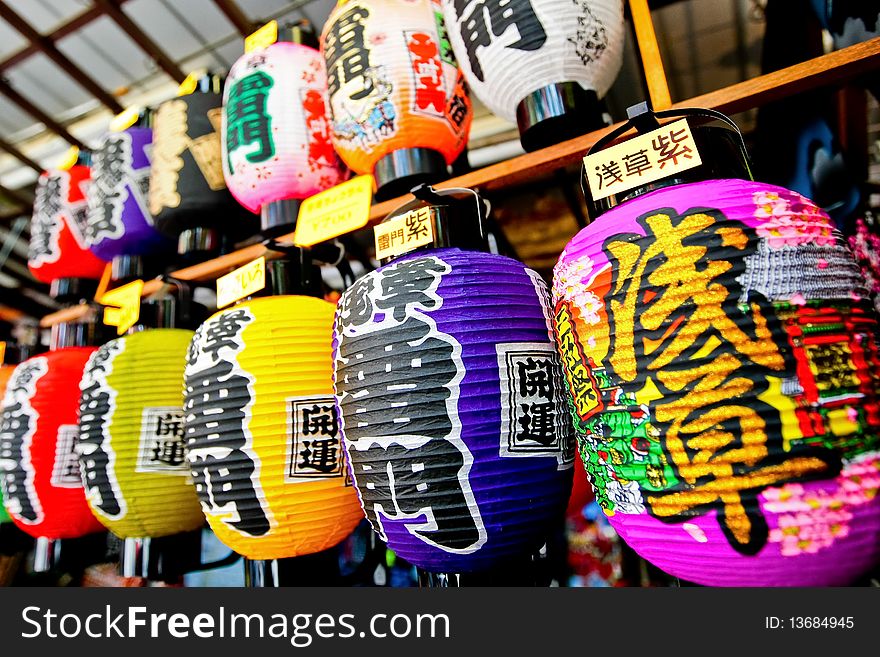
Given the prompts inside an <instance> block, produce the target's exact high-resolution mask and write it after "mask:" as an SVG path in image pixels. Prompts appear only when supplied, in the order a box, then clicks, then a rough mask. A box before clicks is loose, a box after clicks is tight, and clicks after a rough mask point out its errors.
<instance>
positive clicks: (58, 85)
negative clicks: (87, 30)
mask: <svg viewBox="0 0 880 657" xmlns="http://www.w3.org/2000/svg"><path fill="white" fill-rule="evenodd" d="M77 63H78V64H79V65H80V66H81V67H82V68H83V69H84V70H88V68H89V67H88V65H87V62H77ZM6 77H7V78H8V79H9V82H10V84H11V85H12V86H13V87H15V89H17V90H18V91H19V92H21V94H22V95H23V96H25V97H27V98H28V100H30V101H32V102H33V103H34V104H35V105H37V107H39V108H41V109H42V110H43V111H45V112H46V113H47V114H49V116H52V117H55V116H58V115H60V114H63V113H64V112H65V111H66V110H69V109H70V108H71V107H75V106H77V105H81V104H83V103H86V102H89V101H91V100H94V98H93V96H92V95H91V94H90V93H89V92H88V91H86V90H85V89H83V88H82V87H81V86H79V84H77V83H76V82H74V80H73V78H71V77H70V76H69V75H67V73H65V72H64V71H62V70H61V69H60V68H58V66H56V65H55V63H54V62H52V60H50V59H49V58H48V57H46V56H45V55H43V54H42V53H38V54H36V55H34V56H33V57H29V58H28V59H26V60H25V61H23V62H22V63H21V64H18V65H16V66H13V67H12V68H11V69H9V70H7V71H6Z"/></svg>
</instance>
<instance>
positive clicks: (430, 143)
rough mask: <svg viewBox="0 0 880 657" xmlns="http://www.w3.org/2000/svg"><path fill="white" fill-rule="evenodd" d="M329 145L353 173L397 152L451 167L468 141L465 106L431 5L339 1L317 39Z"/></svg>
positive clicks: (406, 0)
mask: <svg viewBox="0 0 880 657" xmlns="http://www.w3.org/2000/svg"><path fill="white" fill-rule="evenodd" d="M321 52H322V53H323V54H324V60H325V61H326V63H327V81H328V87H329V101H330V114H331V117H332V121H333V144H334V146H335V147H336V151H337V152H338V153H339V155H340V157H342V159H343V161H344V162H345V163H346V164H347V165H348V166H349V167H351V169H353V170H354V171H356V172H357V173H362V174H364V173H372V172H373V167H374V165H375V164H376V162H378V161H379V159H380V158H382V157H383V156H385V155H388V154H389V153H391V152H392V151H395V150H398V149H402V148H429V149H432V150H435V151H438V152H440V153H442V154H443V157H445V158H446V163H447V164H450V163H452V161H453V160H454V159H455V158H456V157H458V155H459V154H461V152H462V150H464V147H465V145H466V143H467V138H468V134H469V132H470V124H471V118H472V116H471V103H470V98H469V97H468V92H467V86H466V85H465V83H464V78H463V77H462V75H461V73H460V72H459V69H458V64H457V63H456V61H455V57H454V55H453V54H452V48H451V46H450V45H449V41H448V40H447V35H446V28H445V26H444V24H443V15H442V12H441V10H440V5H439V3H436V2H433V1H432V0H351V1H350V2H341V3H339V4H338V5H337V6H336V8H335V9H334V10H333V12H332V13H331V14H330V17H329V18H328V19H327V23H326V24H325V25H324V31H323V34H322V35H321Z"/></svg>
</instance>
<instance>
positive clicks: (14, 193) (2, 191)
mask: <svg viewBox="0 0 880 657" xmlns="http://www.w3.org/2000/svg"><path fill="white" fill-rule="evenodd" d="M0 196H4V197H6V198H7V199H8V200H10V201H13V202H15V203H19V204H20V205H21V206H22V212H25V211H26V210H27V209H28V208H30V207H31V206H32V205H33V204H34V201H33V199H29V198H28V197H27V196H25V195H24V194H22V193H21V192H19V191H18V190H15V189H9V188H8V187H4V186H3V185H0Z"/></svg>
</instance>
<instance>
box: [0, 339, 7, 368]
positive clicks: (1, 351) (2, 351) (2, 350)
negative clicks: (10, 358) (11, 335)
mask: <svg viewBox="0 0 880 657" xmlns="http://www.w3.org/2000/svg"><path fill="white" fill-rule="evenodd" d="M4 358H6V343H5V342H0V365H2V364H3V359H4Z"/></svg>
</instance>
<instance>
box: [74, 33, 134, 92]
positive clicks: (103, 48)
mask: <svg viewBox="0 0 880 657" xmlns="http://www.w3.org/2000/svg"><path fill="white" fill-rule="evenodd" d="M105 32H106V30H104V29H102V28H98V29H96V30H89V29H88V28H87V29H85V30H79V31H77V32H74V33H73V34H71V35H70V36H68V37H65V38H63V39H60V40H59V41H58V43H57V46H58V50H60V51H61V52H62V53H63V54H64V56H65V57H67V58H68V59H70V60H71V61H73V62H76V63H78V64H79V65H80V66H81V68H82V69H83V70H84V71H85V72H86V73H88V74H89V75H90V76H91V77H92V79H94V80H95V82H97V83H98V84H100V85H101V86H102V87H104V88H105V89H107V90H108V91H110V93H113V92H114V91H115V90H117V89H118V88H120V87H124V86H127V85H128V84H129V83H130V82H131V79H132V68H133V66H140V65H141V62H140V61H139V60H141V59H143V58H142V57H138V56H137V55H138V53H137V52H133V51H131V50H126V51H125V53H126V55H128V56H129V57H131V60H134V62H132V61H131V60H128V62H127V63H126V62H124V61H120V59H119V56H118V53H117V52H116V51H115V50H113V49H112V48H110V47H108V45H107V44H106V43H105V42H104V41H103V40H101V38H100V36H101V35H103V34H104V33H105Z"/></svg>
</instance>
